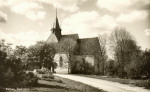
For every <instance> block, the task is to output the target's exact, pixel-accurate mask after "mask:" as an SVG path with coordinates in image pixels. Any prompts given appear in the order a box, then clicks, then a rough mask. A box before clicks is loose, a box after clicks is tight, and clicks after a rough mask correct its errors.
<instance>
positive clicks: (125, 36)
mask: <svg viewBox="0 0 150 92" xmlns="http://www.w3.org/2000/svg"><path fill="white" fill-rule="evenodd" d="M110 39H111V47H112V49H113V51H114V57H115V61H117V63H118V76H120V77H125V76H127V72H128V71H125V69H124V67H125V66H126V65H127V64H129V63H130V62H131V61H132V59H133V58H132V56H133V55H134V54H135V53H136V54H137V51H138V46H137V45H136V42H135V40H134V38H133V36H132V35H131V34H130V33H129V32H128V31H126V29H125V28H115V30H114V31H113V33H112V34H111V37H110Z"/></svg>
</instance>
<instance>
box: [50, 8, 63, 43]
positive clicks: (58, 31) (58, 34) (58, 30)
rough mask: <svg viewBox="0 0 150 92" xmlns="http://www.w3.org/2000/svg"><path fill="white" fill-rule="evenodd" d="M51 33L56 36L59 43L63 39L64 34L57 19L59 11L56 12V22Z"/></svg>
mask: <svg viewBox="0 0 150 92" xmlns="http://www.w3.org/2000/svg"><path fill="white" fill-rule="evenodd" d="M51 31H52V33H53V34H55V36H56V38H57V40H58V41H59V40H60V39H61V36H62V34H61V28H60V25H59V21H58V18H57V10H56V20H55V23H54V26H53V28H52V30H51Z"/></svg>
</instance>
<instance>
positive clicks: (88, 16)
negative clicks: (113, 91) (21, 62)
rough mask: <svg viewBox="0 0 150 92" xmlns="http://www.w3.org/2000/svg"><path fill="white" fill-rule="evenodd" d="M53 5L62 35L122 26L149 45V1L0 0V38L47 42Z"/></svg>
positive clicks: (88, 34)
mask: <svg viewBox="0 0 150 92" xmlns="http://www.w3.org/2000/svg"><path fill="white" fill-rule="evenodd" d="M56 8H57V16H58V19H59V23H60V26H61V29H62V34H75V33H78V34H79V37H80V38H89V37H98V36H99V35H100V34H105V33H106V34H110V33H111V32H112V31H113V29H114V28H115V27H125V28H126V29H127V31H129V32H130V33H131V34H132V35H133V36H134V37H135V39H136V41H137V44H138V45H139V46H141V47H142V49H145V48H150V0H0V39H5V41H6V42H7V43H12V44H13V46H16V45H24V46H30V45H33V44H35V43H36V41H41V40H43V41H46V40H47V38H48V37H49V35H50V33H51V31H50V30H51V28H52V27H53V24H54V22H55V18H56Z"/></svg>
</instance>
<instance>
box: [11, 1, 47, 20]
mask: <svg viewBox="0 0 150 92" xmlns="http://www.w3.org/2000/svg"><path fill="white" fill-rule="evenodd" d="M11 10H12V11H13V12H15V13H17V14H21V15H25V16H26V17H27V18H28V19H31V20H37V19H43V18H44V17H45V15H46V12H45V11H44V8H43V6H41V5H40V4H38V3H35V2H26V1H23V2H19V3H16V4H15V5H13V6H12V8H11Z"/></svg>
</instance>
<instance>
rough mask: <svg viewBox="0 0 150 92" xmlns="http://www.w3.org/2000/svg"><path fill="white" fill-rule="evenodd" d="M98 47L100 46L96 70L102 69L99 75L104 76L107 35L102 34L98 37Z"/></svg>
mask: <svg viewBox="0 0 150 92" xmlns="http://www.w3.org/2000/svg"><path fill="white" fill-rule="evenodd" d="M98 39H99V45H100V51H99V63H98V66H99V67H98V68H99V71H100V70H101V69H100V67H101V68H102V71H101V73H102V74H103V75H104V74H105V62H106V60H107V57H108V56H107V52H106V49H107V48H106V46H107V42H108V35H107V34H103V35H99V38H98Z"/></svg>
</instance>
